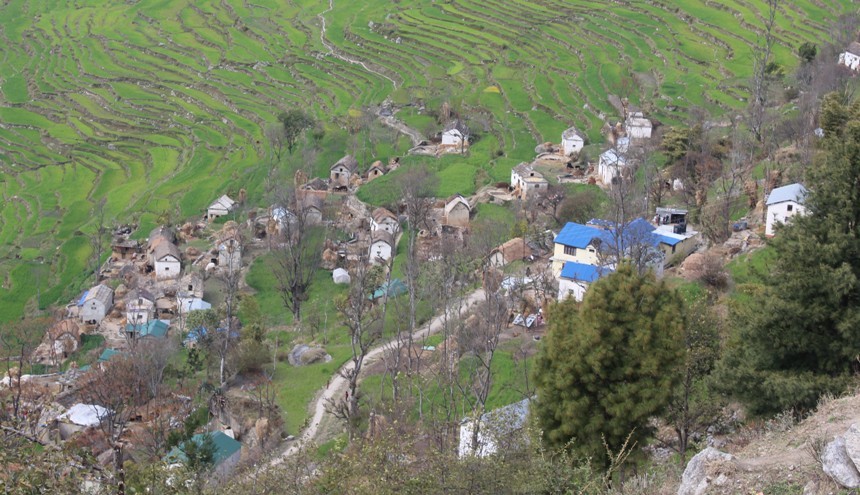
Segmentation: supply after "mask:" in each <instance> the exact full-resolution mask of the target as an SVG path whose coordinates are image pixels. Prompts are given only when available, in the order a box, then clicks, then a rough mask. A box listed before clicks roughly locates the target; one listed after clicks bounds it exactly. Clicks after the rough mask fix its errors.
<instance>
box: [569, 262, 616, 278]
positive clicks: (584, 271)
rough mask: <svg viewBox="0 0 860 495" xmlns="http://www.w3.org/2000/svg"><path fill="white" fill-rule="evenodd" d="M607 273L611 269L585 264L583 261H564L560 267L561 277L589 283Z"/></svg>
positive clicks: (610, 271)
mask: <svg viewBox="0 0 860 495" xmlns="http://www.w3.org/2000/svg"><path fill="white" fill-rule="evenodd" d="M609 273H612V270H611V269H609V268H603V267H600V266H594V265H586V264H585V263H574V262H572V261H568V262H566V263H565V264H564V267H562V269H561V276H562V278H567V279H570V280H579V281H581V282H589V283H591V282H594V281H595V280H597V279H599V278H600V277H602V276H604V275H608V274H609Z"/></svg>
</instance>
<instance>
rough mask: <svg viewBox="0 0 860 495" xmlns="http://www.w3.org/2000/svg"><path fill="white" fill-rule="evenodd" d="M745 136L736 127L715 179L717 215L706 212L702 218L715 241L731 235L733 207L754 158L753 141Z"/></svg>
mask: <svg viewBox="0 0 860 495" xmlns="http://www.w3.org/2000/svg"><path fill="white" fill-rule="evenodd" d="M744 137H745V136H744V135H743V134H742V133H741V132H739V131H738V130H737V129H735V132H734V137H733V139H732V150H731V152H730V153H729V159H728V160H725V162H724V164H723V170H722V173H721V174H720V177H719V178H718V179H717V180H716V181H715V184H716V186H717V193H718V198H719V200H718V203H717V204H716V205H714V206H715V207H716V208H715V209H714V213H715V215H707V214H706V215H704V218H703V219H702V220H703V222H702V224H703V226H704V227H705V233H706V235H707V236H708V238H710V240H711V241H713V242H723V241H725V240H726V239H728V238H729V236H730V235H731V228H730V226H729V223H730V221H731V216H732V209H733V207H734V206H735V205H736V204H737V202H738V200H739V195H740V192H741V190H742V188H743V184H744V178H745V176H746V168H747V164H748V163H750V162H751V160H752V143H749V142H747V141H746V139H744ZM709 217H710V218H709ZM707 220H710V222H708V221H707Z"/></svg>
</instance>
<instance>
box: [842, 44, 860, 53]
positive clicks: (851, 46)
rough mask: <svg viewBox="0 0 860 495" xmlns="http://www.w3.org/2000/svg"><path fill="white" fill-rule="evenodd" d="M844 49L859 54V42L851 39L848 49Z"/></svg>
mask: <svg viewBox="0 0 860 495" xmlns="http://www.w3.org/2000/svg"><path fill="white" fill-rule="evenodd" d="M845 51H846V52H848V53H853V54H854V55H860V43H858V42H856V41H852V42H851V44H849V45H848V49H846V50H845Z"/></svg>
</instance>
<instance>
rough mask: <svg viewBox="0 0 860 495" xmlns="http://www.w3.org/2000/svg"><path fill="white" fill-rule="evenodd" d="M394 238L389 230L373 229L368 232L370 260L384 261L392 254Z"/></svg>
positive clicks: (375, 261) (372, 261)
mask: <svg viewBox="0 0 860 495" xmlns="http://www.w3.org/2000/svg"><path fill="white" fill-rule="evenodd" d="M394 243H395V239H394V236H393V235H391V233H390V232H388V231H387V230H384V229H379V230H374V231H373V232H371V233H370V262H371V263H384V262H386V261H388V260H389V259H390V258H391V256H393V254H394V248H395V244H394Z"/></svg>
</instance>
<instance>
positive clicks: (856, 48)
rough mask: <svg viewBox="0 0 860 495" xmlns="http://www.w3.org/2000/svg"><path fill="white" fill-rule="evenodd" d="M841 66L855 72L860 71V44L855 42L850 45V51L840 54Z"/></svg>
mask: <svg viewBox="0 0 860 495" xmlns="http://www.w3.org/2000/svg"><path fill="white" fill-rule="evenodd" d="M839 64H840V65H844V66H845V67H848V68H849V69H851V70H854V71H856V70H858V69H860V43H858V42H856V41H855V42H853V43H851V44H850V45H848V49H847V50H845V51H844V52H842V53H840V54H839Z"/></svg>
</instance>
